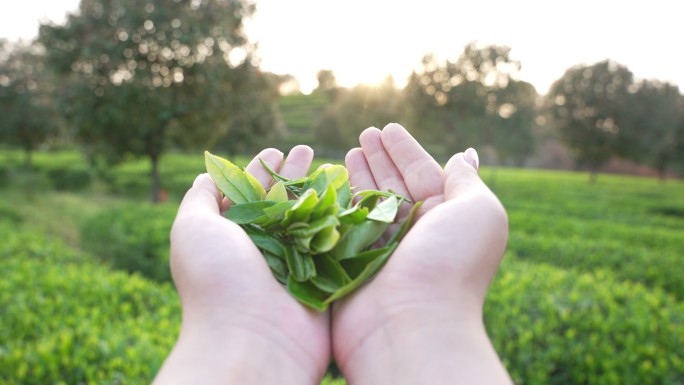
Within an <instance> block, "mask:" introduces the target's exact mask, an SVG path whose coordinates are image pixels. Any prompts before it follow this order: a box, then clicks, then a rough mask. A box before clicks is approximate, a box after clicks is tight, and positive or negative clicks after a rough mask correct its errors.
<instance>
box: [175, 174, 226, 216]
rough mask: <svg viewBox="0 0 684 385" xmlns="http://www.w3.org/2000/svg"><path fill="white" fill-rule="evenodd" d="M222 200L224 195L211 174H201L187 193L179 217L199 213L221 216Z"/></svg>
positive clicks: (179, 209)
mask: <svg viewBox="0 0 684 385" xmlns="http://www.w3.org/2000/svg"><path fill="white" fill-rule="evenodd" d="M222 199H223V194H221V193H220V192H219V190H218V189H217V188H216V184H214V181H213V180H211V177H210V176H209V174H200V175H199V176H197V178H195V181H194V182H193V183H192V187H190V189H189V190H188V192H186V193H185V196H184V197H183V201H182V202H181V204H180V206H179V208H178V214H177V216H181V215H182V214H185V213H189V212H197V211H202V212H210V213H216V214H220V209H221V201H222Z"/></svg>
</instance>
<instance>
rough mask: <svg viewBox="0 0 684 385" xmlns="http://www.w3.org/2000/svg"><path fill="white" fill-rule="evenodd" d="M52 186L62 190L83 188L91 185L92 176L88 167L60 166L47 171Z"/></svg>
mask: <svg viewBox="0 0 684 385" xmlns="http://www.w3.org/2000/svg"><path fill="white" fill-rule="evenodd" d="M46 174H47V176H48V178H49V179H50V181H51V182H52V186H53V187H54V188H55V189H56V190H61V191H77V190H83V189H85V188H87V187H88V186H90V182H91V179H92V178H91V176H90V172H89V171H88V170H86V169H80V168H71V167H58V168H52V169H49V170H47V171H46Z"/></svg>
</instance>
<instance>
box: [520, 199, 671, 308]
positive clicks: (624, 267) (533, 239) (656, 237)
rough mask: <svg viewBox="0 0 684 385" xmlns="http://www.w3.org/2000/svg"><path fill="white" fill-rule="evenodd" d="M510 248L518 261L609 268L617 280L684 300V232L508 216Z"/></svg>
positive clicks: (584, 268)
mask: <svg viewBox="0 0 684 385" xmlns="http://www.w3.org/2000/svg"><path fill="white" fill-rule="evenodd" d="M509 218H510V223H511V234H510V239H509V242H508V248H509V250H511V251H513V252H514V253H515V254H516V255H517V256H518V257H520V258H523V259H527V260H530V261H534V262H544V263H549V264H552V265H555V266H559V267H563V268H569V269H573V270H577V271H592V270H594V269H610V270H611V271H612V272H613V273H614V274H615V275H616V276H617V277H619V278H622V279H627V280H630V281H635V282H641V283H644V284H646V285H648V286H650V287H654V288H662V289H665V290H666V291H668V292H669V293H671V294H673V295H675V296H676V297H677V298H678V299H680V300H682V299H684V280H683V279H682V272H681V271H680V270H681V269H673V266H678V265H681V257H682V255H681V254H682V253H681V251H682V245H684V233H682V231H681V230H673V229H668V228H659V227H649V226H641V225H640V224H632V225H628V224H622V223H612V222H609V221H602V220H578V219H574V218H568V217H552V216H548V215H538V214H533V213H528V212H515V211H513V212H511V213H509Z"/></svg>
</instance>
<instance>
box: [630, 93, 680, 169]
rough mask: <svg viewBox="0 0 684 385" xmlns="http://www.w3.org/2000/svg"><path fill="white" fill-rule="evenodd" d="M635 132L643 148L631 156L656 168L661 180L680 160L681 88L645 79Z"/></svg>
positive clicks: (636, 98)
mask: <svg viewBox="0 0 684 385" xmlns="http://www.w3.org/2000/svg"><path fill="white" fill-rule="evenodd" d="M630 111H631V112H632V114H633V120H634V122H633V124H634V128H635V129H634V132H633V135H635V137H636V143H638V144H639V147H640V148H639V149H638V150H637V151H633V152H632V153H630V154H629V157H630V158H632V159H634V160H635V161H637V162H639V163H648V164H651V165H653V166H654V167H655V168H656V169H657V170H658V172H659V174H660V177H661V179H665V177H666V174H667V171H668V168H669V167H670V166H671V165H672V164H673V163H674V162H676V161H677V160H678V156H679V153H680V151H681V149H679V148H678V142H679V140H678V137H682V136H683V134H682V132H681V130H682V128H683V127H682V125H681V123H682V118H683V115H682V95H681V94H680V93H679V88H678V87H677V86H675V85H672V84H669V83H663V82H659V81H656V80H644V81H642V82H641V83H640V84H639V86H638V90H637V91H636V92H635V94H634V103H633V104H632V106H631V108H630Z"/></svg>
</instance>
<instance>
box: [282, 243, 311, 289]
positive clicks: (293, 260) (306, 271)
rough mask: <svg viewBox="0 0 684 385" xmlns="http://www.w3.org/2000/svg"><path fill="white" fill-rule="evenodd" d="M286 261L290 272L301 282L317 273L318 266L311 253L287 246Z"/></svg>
mask: <svg viewBox="0 0 684 385" xmlns="http://www.w3.org/2000/svg"><path fill="white" fill-rule="evenodd" d="M285 261H286V262H287V267H288V268H289V269H290V274H292V277H293V278H294V279H295V280H297V281H299V282H304V281H308V280H309V279H311V278H312V277H313V276H315V275H316V266H315V265H314V262H313V259H312V257H311V254H308V253H307V254H305V253H300V252H299V251H297V249H296V248H294V247H286V248H285Z"/></svg>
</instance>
